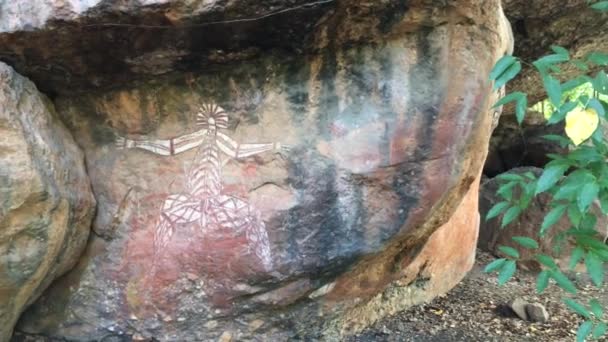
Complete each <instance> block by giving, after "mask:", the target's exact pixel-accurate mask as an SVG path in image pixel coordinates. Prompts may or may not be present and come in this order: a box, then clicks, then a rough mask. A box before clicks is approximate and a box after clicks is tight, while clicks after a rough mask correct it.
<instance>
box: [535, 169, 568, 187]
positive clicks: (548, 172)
mask: <svg viewBox="0 0 608 342" xmlns="http://www.w3.org/2000/svg"><path fill="white" fill-rule="evenodd" d="M567 169H568V165H563V164H558V165H553V166H548V167H547V168H546V169H545V170H544V171H543V174H542V175H541V176H540V178H539V179H538V183H537V184H536V192H535V193H534V194H535V195H538V194H540V193H541V192H545V191H547V190H549V188H550V187H552V186H553V185H555V183H557V182H558V181H559V180H560V179H561V178H562V176H563V175H564V172H566V170H567Z"/></svg>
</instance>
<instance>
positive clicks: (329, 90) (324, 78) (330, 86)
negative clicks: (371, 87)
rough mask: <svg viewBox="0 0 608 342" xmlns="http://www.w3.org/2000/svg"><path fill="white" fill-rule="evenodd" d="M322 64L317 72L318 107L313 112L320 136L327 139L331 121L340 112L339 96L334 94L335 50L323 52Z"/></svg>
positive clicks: (336, 66)
mask: <svg viewBox="0 0 608 342" xmlns="http://www.w3.org/2000/svg"><path fill="white" fill-rule="evenodd" d="M322 61H323V62H322V66H321V70H320V72H319V81H320V83H321V91H320V94H321V95H320V98H319V107H318V109H317V112H316V113H315V118H316V119H317V128H318V131H319V132H320V134H321V136H322V137H324V138H327V139H329V138H330V137H331V123H332V122H333V120H334V119H335V118H336V117H337V116H338V115H339V114H340V112H339V106H338V103H339V96H338V94H336V84H335V80H336V74H337V70H338V61H337V56H336V52H335V51H334V50H333V49H328V50H325V51H324V52H323V59H322Z"/></svg>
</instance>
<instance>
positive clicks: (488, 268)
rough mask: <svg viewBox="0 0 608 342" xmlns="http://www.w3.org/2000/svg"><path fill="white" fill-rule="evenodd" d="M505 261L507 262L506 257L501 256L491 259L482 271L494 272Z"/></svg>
mask: <svg viewBox="0 0 608 342" xmlns="http://www.w3.org/2000/svg"><path fill="white" fill-rule="evenodd" d="M505 262H507V259H504V258H501V259H496V260H494V261H492V262H491V263H489V264H488V265H487V266H486V267H485V268H484V269H483V271H484V272H485V273H490V272H494V271H496V270H497V269H499V268H502V267H503V266H504V264H505Z"/></svg>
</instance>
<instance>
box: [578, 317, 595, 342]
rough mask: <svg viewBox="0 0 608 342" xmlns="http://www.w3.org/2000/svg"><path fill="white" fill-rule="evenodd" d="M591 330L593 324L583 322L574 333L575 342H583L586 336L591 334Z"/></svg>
mask: <svg viewBox="0 0 608 342" xmlns="http://www.w3.org/2000/svg"><path fill="white" fill-rule="evenodd" d="M591 329H593V323H591V322H590V321H584V322H583V324H581V325H580V326H579V327H578V330H577V331H576V342H585V339H587V336H589V334H591Z"/></svg>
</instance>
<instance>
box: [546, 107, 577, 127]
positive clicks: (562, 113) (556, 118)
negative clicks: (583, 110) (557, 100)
mask: <svg viewBox="0 0 608 342" xmlns="http://www.w3.org/2000/svg"><path fill="white" fill-rule="evenodd" d="M576 106H578V104H577V103H576V102H573V101H568V102H566V103H564V104H563V105H562V106H561V107H559V109H557V110H556V111H555V112H553V114H551V117H550V118H549V120H547V124H548V125H552V124H555V123H558V122H560V121H563V120H564V119H565V118H566V115H568V113H570V112H571V111H572V110H573V109H574V108H576Z"/></svg>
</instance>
